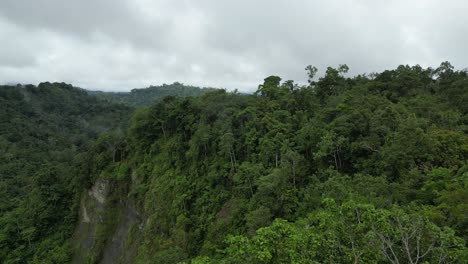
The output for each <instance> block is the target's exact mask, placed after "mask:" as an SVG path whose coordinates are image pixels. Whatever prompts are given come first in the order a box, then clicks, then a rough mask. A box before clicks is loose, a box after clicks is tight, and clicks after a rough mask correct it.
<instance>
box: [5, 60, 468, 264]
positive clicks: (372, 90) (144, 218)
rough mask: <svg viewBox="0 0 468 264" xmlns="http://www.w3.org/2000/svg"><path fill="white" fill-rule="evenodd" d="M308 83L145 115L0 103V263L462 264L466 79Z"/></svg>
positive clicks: (462, 75)
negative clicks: (0, 260) (0, 261)
mask: <svg viewBox="0 0 468 264" xmlns="http://www.w3.org/2000/svg"><path fill="white" fill-rule="evenodd" d="M306 70H307V74H308V76H309V84H308V85H298V84H295V83H294V82H293V81H282V80H281V78H280V77H278V76H270V77H267V78H266V79H265V80H264V82H263V83H262V84H261V85H259V86H258V89H257V91H256V92H255V93H254V94H251V95H246V94H239V93H237V92H232V93H230V92H227V91H225V90H211V91H204V92H203V94H202V95H200V96H195V97H192V96H188V95H189V94H181V93H178V94H175V95H179V96H174V94H171V95H172V96H168V97H164V98H163V99H161V100H159V101H158V102H157V103H155V104H151V105H150V106H148V107H144V108H138V109H136V110H134V111H133V109H132V108H128V107H126V106H124V105H123V104H114V103H111V102H109V101H114V102H115V101H118V100H117V99H109V98H107V99H106V100H100V99H97V98H96V97H93V96H89V95H87V93H86V92H84V91H82V90H80V89H76V88H73V87H71V86H69V85H65V84H48V83H45V84H41V85H39V87H33V86H26V87H1V88H0V100H1V101H0V109H1V112H0V146H1V148H0V180H1V181H0V186H1V189H2V190H3V191H2V192H1V193H0V195H1V196H2V197H1V199H0V205H1V211H0V212H1V215H0V259H2V260H4V261H3V262H5V263H28V262H29V263H65V262H72V263H198V264H199V263H466V259H468V250H467V245H466V241H467V239H468V235H467V234H468V218H467V212H468V202H467V201H468V191H467V190H468V163H467V161H468V104H467V102H468V73H467V71H463V70H462V71H459V70H455V69H454V68H453V67H452V66H451V65H450V64H449V63H447V62H445V63H442V64H441V65H440V67H438V68H436V69H432V68H422V67H420V66H403V65H402V66H399V67H398V68H396V69H394V70H386V71H383V72H381V73H376V74H372V75H358V76H354V77H346V72H347V70H348V67H347V66H346V65H340V66H339V67H338V68H332V67H329V68H327V70H326V73H325V74H324V76H322V77H317V76H315V75H316V72H317V69H316V68H314V67H307V68H306ZM168 89H169V88H168ZM150 90H151V89H149V91H150ZM155 90H157V89H156V88H155ZM143 91H145V90H141V93H143ZM137 93H140V92H139V91H132V93H130V94H129V95H128V96H130V95H132V94H137ZM159 94H160V95H159V96H162V92H161V93H159ZM102 95H105V96H107V94H101V95H98V97H99V96H102ZM186 95H187V96H188V97H185V96H186ZM190 95H193V94H190ZM101 98H102V97H101ZM122 98H123V97H122ZM128 98H130V97H128ZM128 98H127V99H128ZM132 98H133V97H132ZM135 98H136V97H135ZM142 98H143V97H142ZM127 99H125V100H127ZM119 100H120V99H119ZM122 100H124V99H122ZM132 100H133V101H132ZM118 102H120V103H126V104H131V105H145V104H150V103H149V101H144V102H143V101H137V100H136V99H135V100H134V99H131V100H130V99H128V101H125V102H124V101H118ZM129 102H131V103H129ZM132 111H133V113H132V114H131V117H130V113H131V112H132Z"/></svg>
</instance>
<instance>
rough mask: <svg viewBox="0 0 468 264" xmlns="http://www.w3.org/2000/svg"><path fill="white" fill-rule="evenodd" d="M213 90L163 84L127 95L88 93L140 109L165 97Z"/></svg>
mask: <svg viewBox="0 0 468 264" xmlns="http://www.w3.org/2000/svg"><path fill="white" fill-rule="evenodd" d="M213 90H215V89H214V88H200V87H196V86H190V85H183V84H181V83H178V82H175V83H173V84H163V85H161V86H150V87H148V88H144V89H132V90H131V91H130V92H129V93H128V92H101V91H89V93H90V94H91V95H94V96H96V97H98V98H100V99H104V100H108V101H110V102H116V103H122V104H126V105H130V106H133V107H140V106H150V105H152V104H155V103H157V102H159V101H161V100H162V99H163V98H164V97H166V96H177V97H187V96H200V95H202V94H205V93H206V92H209V91H213Z"/></svg>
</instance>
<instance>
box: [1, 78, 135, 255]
mask: <svg viewBox="0 0 468 264" xmlns="http://www.w3.org/2000/svg"><path fill="white" fill-rule="evenodd" d="M131 111H132V109H131V108H129V107H126V106H122V105H115V104H111V103H107V102H103V101H100V100H97V99H96V98H94V97H91V96H89V95H87V93H86V92H85V91H84V90H80V89H77V88H73V87H72V86H70V85H66V84H63V83H54V84H51V83H41V84H39V86H38V87H35V86H32V85H27V86H1V87H0V190H1V191H0V262H1V263H27V262H28V263H65V262H67V261H69V259H70V251H71V249H70V248H69V244H68V242H67V241H68V240H69V238H70V237H71V235H72V233H73V230H74V228H75V224H76V220H77V217H78V212H79V207H78V205H79V202H80V196H81V193H82V191H83V189H84V188H87V187H88V186H89V185H90V182H89V179H87V178H85V177H83V176H84V175H86V173H85V172H84V171H85V170H86V171H87V168H86V167H84V166H83V165H84V164H88V163H89V162H88V161H86V160H87V159H88V157H87V156H86V155H85V154H84V153H85V152H86V151H87V150H88V149H89V148H90V147H91V142H92V141H94V140H95V139H96V138H97V137H98V135H100V134H102V133H107V132H111V131H112V133H113V134H119V133H120V134H123V131H124V130H125V129H126V127H127V126H128V123H129V122H128V120H129V117H130V114H131Z"/></svg>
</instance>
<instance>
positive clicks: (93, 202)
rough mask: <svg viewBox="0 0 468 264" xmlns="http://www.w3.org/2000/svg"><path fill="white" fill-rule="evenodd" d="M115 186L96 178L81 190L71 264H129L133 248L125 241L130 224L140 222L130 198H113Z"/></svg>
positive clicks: (136, 224) (112, 183) (135, 224)
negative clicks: (89, 187)
mask: <svg viewBox="0 0 468 264" xmlns="http://www.w3.org/2000/svg"><path fill="white" fill-rule="evenodd" d="M115 185H116V183H114V182H112V181H111V180H106V179H98V180H97V181H96V183H95V184H94V185H93V186H92V187H91V189H89V190H87V191H86V192H84V193H83V196H82V199H81V204H80V219H79V223H78V226H77V228H76V229H75V233H74V235H73V238H72V246H73V248H74V255H73V258H72V263H104V264H106V263H112V264H114V263H132V260H133V257H134V248H135V247H132V245H128V243H127V244H126V241H127V238H128V237H129V234H130V232H131V230H132V227H135V226H138V225H139V224H140V222H141V221H140V217H139V215H138V213H137V211H136V210H135V207H134V203H133V201H132V200H131V199H127V198H122V196H119V199H118V200H115V199H114V200H112V195H111V194H112V192H113V188H114V187H115ZM114 196H115V195H114ZM123 197H126V196H123ZM103 230H105V231H104V233H105V235H104V236H103V235H102V233H103ZM133 230H135V228H134V229H133Z"/></svg>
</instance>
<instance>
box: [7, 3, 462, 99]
mask: <svg viewBox="0 0 468 264" xmlns="http://www.w3.org/2000/svg"><path fill="white" fill-rule="evenodd" d="M467 10H468V2H466V1H462V0H460V1H457V0H445V1H442V0H426V1H422V0H410V1H407V0H405V1H404V0H396V1H383V0H377V1H375V0H373V1H371V0H340V1H338V0H331V1H330V0H327V1H325V0H323V1H312V0H295V1H285V0H278V1H270V0H257V1H247V0H238V1H216V0H200V1H188V0H185V1H169V0H160V1H150V0H137V1H130V0H83V1H72V2H69V1H66V2H64V1H60V0H40V1H33V0H29V1H27V0H2V1H1V2H0V39H2V40H3V41H2V43H1V44H0V47H1V49H0V82H23V83H37V82H40V81H65V82H69V83H72V84H74V85H76V86H82V87H85V88H91V89H103V90H129V89H131V88H135V87H145V86H148V85H150V84H161V83H172V82H174V81H180V82H183V83H187V84H194V85H200V86H217V87H226V88H229V89H235V88H238V89H239V90H241V91H247V90H249V91H252V90H255V89H256V87H257V85H258V84H259V83H261V82H262V80H263V78H265V77H267V76H268V75H272V74H275V75H279V76H281V77H282V78H283V79H294V80H296V81H299V82H305V78H306V76H305V71H304V68H305V66H306V65H308V64H312V65H315V66H317V67H319V68H321V69H325V68H326V66H329V65H331V66H336V65H338V64H341V63H346V64H348V65H349V66H350V68H351V73H353V74H358V73H364V72H374V71H381V70H383V69H388V68H394V67H396V66H397V65H399V64H406V63H408V64H416V63H419V64H421V65H423V66H437V65H438V64H439V63H440V62H441V61H445V60H449V61H451V62H452V64H454V65H455V66H456V67H457V68H465V67H467V65H466V64H467V63H466V62H467V61H468V53H466V52H465V50H464V49H465V47H464V46H465V43H467V41H468V16H466V15H465V12H466V11H467Z"/></svg>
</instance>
